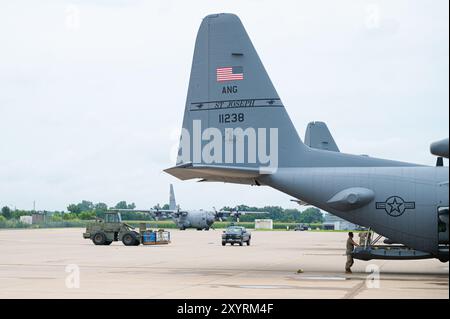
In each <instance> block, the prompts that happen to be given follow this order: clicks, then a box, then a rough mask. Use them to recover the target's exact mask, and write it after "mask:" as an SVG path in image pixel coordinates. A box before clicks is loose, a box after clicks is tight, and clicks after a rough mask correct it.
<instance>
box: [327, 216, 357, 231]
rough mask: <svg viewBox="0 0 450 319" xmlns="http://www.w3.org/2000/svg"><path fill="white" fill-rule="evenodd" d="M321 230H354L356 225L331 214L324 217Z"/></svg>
mask: <svg viewBox="0 0 450 319" xmlns="http://www.w3.org/2000/svg"><path fill="white" fill-rule="evenodd" d="M324 219H325V221H324V222H323V228H324V229H328V230H356V229H357V228H358V225H356V224H353V223H350V222H349V221H346V220H345V219H343V218H340V217H337V216H335V215H332V214H325V215H324Z"/></svg>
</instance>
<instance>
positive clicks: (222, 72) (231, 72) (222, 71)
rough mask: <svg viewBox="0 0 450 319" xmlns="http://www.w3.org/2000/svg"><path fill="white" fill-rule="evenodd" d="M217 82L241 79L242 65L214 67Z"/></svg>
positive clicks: (242, 76) (242, 73) (242, 74)
mask: <svg viewBox="0 0 450 319" xmlns="http://www.w3.org/2000/svg"><path fill="white" fill-rule="evenodd" d="M216 76H217V82H225V81H241V80H243V79H244V68H243V67H242V66H229V67H224V68H217V69H216Z"/></svg>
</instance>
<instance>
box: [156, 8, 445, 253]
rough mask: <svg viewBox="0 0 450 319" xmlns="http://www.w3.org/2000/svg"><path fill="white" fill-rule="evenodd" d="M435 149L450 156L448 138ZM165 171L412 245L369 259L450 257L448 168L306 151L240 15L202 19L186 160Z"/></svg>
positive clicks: (183, 152)
mask: <svg viewBox="0 0 450 319" xmlns="http://www.w3.org/2000/svg"><path fill="white" fill-rule="evenodd" d="M300 107H306V106H300ZM355 120H360V121H365V120H368V119H366V118H364V115H361V118H360V119H358V118H357V116H355ZM202 128H203V129H205V130H204V131H202ZM256 140H257V143H253V144H255V145H251V144H252V142H255V141H256ZM243 145H244V146H246V147H245V148H244V151H245V152H246V153H245V156H244V160H243V158H242V157H241V155H242V154H240V155H239V156H238V154H239V152H240V150H241V149H240V148H242V146H243ZM249 145H250V147H249ZM230 150H231V151H230ZM232 151H234V152H232ZM268 152H269V155H270V156H267V153H268ZM433 152H434V153H435V154H436V155H438V156H444V157H448V139H447V140H444V141H441V142H440V143H438V145H437V146H433ZM255 153H257V154H258V156H257V157H256V156H255ZM227 154H228V155H227ZM230 154H231V155H230ZM224 155H225V156H224ZM165 171H166V172H167V173H169V174H171V175H173V176H175V177H177V178H179V179H181V180H188V179H194V178H199V179H201V180H202V181H216V182H228V183H239V184H249V185H267V186H270V187H272V188H275V189H277V190H280V191H282V192H284V193H286V194H289V195H291V196H293V197H295V198H297V199H299V200H301V201H304V202H307V203H310V204H311V205H314V206H316V207H319V208H321V209H323V210H325V211H328V212H330V213H332V214H334V215H337V216H339V217H342V218H344V219H346V220H349V221H351V222H353V223H355V224H358V225H362V226H366V227H371V228H372V229H373V230H374V231H375V232H377V233H378V234H382V235H383V236H385V237H388V238H390V239H391V240H392V241H394V242H398V243H402V244H404V245H405V246H407V247H409V249H408V248H404V249H402V250H400V251H398V252H397V253H396V255H395V256H392V255H391V256H383V255H379V254H376V253H372V252H369V256H368V257H366V258H368V259H370V258H391V259H393V258H396V259H399V258H401V259H415V258H438V259H440V260H441V261H448V198H449V194H448V191H449V189H448V179H449V171H448V167H443V166H436V167H428V166H423V165H418V164H412V163H405V162H399V161H392V160H384V159H378V158H374V157H368V156H360V155H350V154H345V153H342V152H335V151H334V152H333V151H328V150H323V149H316V148H312V147H309V146H307V145H305V144H304V143H303V142H302V141H301V139H300V137H299V135H298V133H297V131H296V129H295V127H294V125H293V124H292V122H291V120H290V118H289V116H288V114H287V112H286V109H285V107H284V104H283V103H282V101H281V99H280V98H279V96H278V94H277V92H276V90H275V88H274V86H273V84H272V82H271V80H270V78H269V76H268V74H267V73H266V70H265V69H264V66H263V64H262V63H261V61H260V59H259V57H258V54H257V53H256V50H255V49H254V47H253V45H252V43H251V41H250V38H249V37H248V35H247V33H246V31H245V29H244V27H243V25H242V23H241V21H240V20H239V18H238V17H237V16H236V15H233V14H213V15H209V16H207V17H205V18H204V19H203V21H202V23H201V26H200V29H199V31H198V35H197V39H196V44H195V51H194V57H193V63H192V69H191V75H190V82H189V87H188V94H187V100H186V106H185V111H184V119H183V130H182V136H181V139H180V148H179V153H178V158H177V163H176V166H174V167H172V168H169V169H166V170H165Z"/></svg>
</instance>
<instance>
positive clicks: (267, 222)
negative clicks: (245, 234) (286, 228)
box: [255, 219, 273, 229]
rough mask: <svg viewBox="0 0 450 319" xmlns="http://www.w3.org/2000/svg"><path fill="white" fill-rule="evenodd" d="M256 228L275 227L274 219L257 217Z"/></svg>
mask: <svg viewBox="0 0 450 319" xmlns="http://www.w3.org/2000/svg"><path fill="white" fill-rule="evenodd" d="M255 229H273V220H272V219H255Z"/></svg>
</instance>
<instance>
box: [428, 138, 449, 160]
mask: <svg viewBox="0 0 450 319" xmlns="http://www.w3.org/2000/svg"><path fill="white" fill-rule="evenodd" d="M448 146H449V145H448V138H446V139H443V140H440V141H437V142H434V143H432V144H431V146H430V152H431V154H433V155H436V156H442V157H445V158H448Z"/></svg>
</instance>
